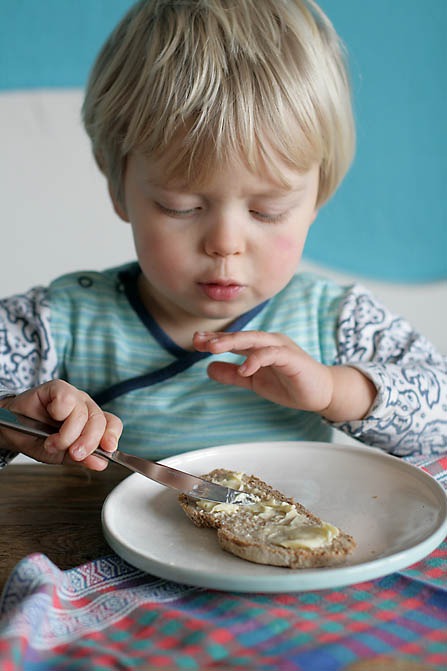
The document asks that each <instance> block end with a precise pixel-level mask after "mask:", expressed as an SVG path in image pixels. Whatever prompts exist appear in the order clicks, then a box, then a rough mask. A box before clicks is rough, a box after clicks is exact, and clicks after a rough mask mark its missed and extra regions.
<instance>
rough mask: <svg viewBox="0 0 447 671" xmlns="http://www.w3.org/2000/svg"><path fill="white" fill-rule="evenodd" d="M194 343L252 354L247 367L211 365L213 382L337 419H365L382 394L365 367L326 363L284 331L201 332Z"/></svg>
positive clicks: (206, 348)
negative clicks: (377, 391) (248, 390)
mask: <svg viewBox="0 0 447 671" xmlns="http://www.w3.org/2000/svg"><path fill="white" fill-rule="evenodd" d="M193 344H194V346H195V347H196V349H197V350H198V351H200V352H211V353H212V354H220V353H222V352H234V353H235V354H241V355H244V356H246V359H245V361H244V362H243V363H242V364H241V365H237V364H232V363H228V362H217V361H215V362H213V363H211V364H210V365H209V367H208V374H209V376H210V377H211V378H212V379H213V380H216V381H217V382H221V383H222V384H233V385H236V386H238V387H245V388H246V389H250V390H251V391H254V392H255V393H256V394H259V396H262V397H263V398H266V399H268V400H269V401H273V402H274V403H278V404H280V405H284V406H287V407H289V408H297V409H299V410H307V411H311V412H317V413H319V414H321V415H322V416H324V417H326V418H327V419H329V420H331V421H349V420H354V419H361V418H362V417H363V416H364V415H365V414H366V413H367V411H368V409H369V408H370V407H371V405H372V403H373V401H374V398H375V395H376V389H375V387H374V385H373V384H372V382H371V381H370V380H369V379H368V378H367V377H365V376H364V375H363V374H362V373H361V372H360V371H358V370H356V369H354V368H349V367H348V366H325V365H323V364H321V363H319V362H318V361H316V360H315V359H313V358H312V357H311V356H310V355H309V354H307V353H306V352H305V351H304V350H302V349H301V348H300V347H299V346H298V345H297V344H296V343H294V342H293V341H292V340H291V339H290V338H288V337H287V336H285V335H282V334H280V333H266V332H263V331H239V332H236V333H227V332H225V333H212V332H211V333H208V332H206V333H196V334H195V335H194V338H193Z"/></svg>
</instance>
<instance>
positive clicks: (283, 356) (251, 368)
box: [238, 346, 299, 377]
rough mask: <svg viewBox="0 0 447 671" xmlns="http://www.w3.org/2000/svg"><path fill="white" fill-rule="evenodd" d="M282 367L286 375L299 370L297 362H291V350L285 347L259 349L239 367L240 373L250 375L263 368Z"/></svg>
mask: <svg viewBox="0 0 447 671" xmlns="http://www.w3.org/2000/svg"><path fill="white" fill-rule="evenodd" d="M267 367H274V368H281V369H282V372H283V373H284V375H289V376H290V375H296V374H297V373H298V372H299V370H298V368H297V365H296V362H295V361H293V363H292V362H291V357H290V351H289V350H288V349H287V348H285V347H277V346H274V347H271V346H270V347H263V348H262V349H257V350H255V351H254V352H252V353H251V354H249V356H247V358H246V360H245V361H244V363H243V364H241V365H240V366H239V368H238V373H239V375H242V376H244V377H249V376H251V375H254V374H255V373H257V371H258V370H260V369H261V368H267Z"/></svg>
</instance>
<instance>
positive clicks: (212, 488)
mask: <svg viewBox="0 0 447 671" xmlns="http://www.w3.org/2000/svg"><path fill="white" fill-rule="evenodd" d="M0 426H3V427H4V428H7V429H12V430H13V431H19V432H20V433H25V434H28V435H31V436H34V437H36V438H48V436H50V435H51V434H52V433H55V432H56V427H54V426H50V425H47V424H43V423H42V422H39V421H37V420H35V419H32V418H31V417H26V416H25V415H20V414H19V413H16V412H12V411H11V410H7V409H6V408H0ZM93 454H95V455H97V456H99V457H102V458H103V459H107V460H108V461H113V462H115V463H117V464H120V465H121V466H124V467H125V468H128V469H129V470H131V471H134V472H135V473H140V474H141V475H144V476H145V477H146V478H149V479H150V480H154V481H155V482H158V483H159V484H161V485H164V486H165V487H170V488H171V489H175V490H177V491H179V492H181V493H183V494H186V495H187V496H190V497H191V498H194V499H205V500H206V501H213V502H216V503H230V504H236V505H247V504H250V503H256V502H257V501H258V499H257V497H255V496H253V495H252V494H249V493H247V492H243V491H238V490H236V489H231V488H230V487H225V486H223V485H218V484H216V483H214V482H210V481H208V480H205V479H204V478H200V477H198V476H196V475H192V474H191V473H186V472H185V471H180V470H178V469H176V468H172V467H171V466H167V465H166V464H161V463H160V462H158V461H150V460H149V459H143V458H142V457H136V456H134V455H133V454H128V453H127V452H122V451H121V450H115V451H114V452H106V451H105V450H103V449H101V448H100V447H97V448H96V450H94V452H93Z"/></svg>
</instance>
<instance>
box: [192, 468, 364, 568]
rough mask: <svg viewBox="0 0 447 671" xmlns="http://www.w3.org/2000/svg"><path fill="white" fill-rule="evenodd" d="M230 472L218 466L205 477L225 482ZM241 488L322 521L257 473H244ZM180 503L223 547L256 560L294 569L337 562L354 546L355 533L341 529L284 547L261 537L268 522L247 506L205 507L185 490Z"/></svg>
mask: <svg viewBox="0 0 447 671" xmlns="http://www.w3.org/2000/svg"><path fill="white" fill-rule="evenodd" d="M230 474H231V471H228V470H226V469H222V468H221V469H219V468H218V469H215V470H213V471H211V472H210V473H207V474H206V475H203V476H202V477H203V478H204V479H205V480H211V481H212V482H216V483H222V481H224V480H225V479H227V478H228V476H229V475H230ZM242 489H243V490H244V491H246V492H249V493H252V494H255V495H256V496H258V497H259V498H260V500H261V501H262V500H268V499H270V500H271V499H275V500H276V501H284V502H287V503H290V504H292V505H293V506H295V508H296V510H297V512H298V513H299V514H300V515H303V516H305V517H306V519H307V520H308V521H309V523H311V524H321V523H322V520H321V519H320V518H319V517H317V516H316V515H314V514H313V513H312V512H311V511H309V510H307V508H305V507H304V506H302V505H301V504H300V503H298V502H296V501H294V500H293V499H292V498H289V497H287V496H285V495H284V494H283V493H282V492H279V491H278V490H276V489H274V488H273V487H271V486H270V485H268V484H267V483H266V482H264V481H263V480H260V479H259V478H257V477H256V476H254V475H246V474H243V475H242ZM179 503H180V505H181V507H182V509H183V510H184V512H185V513H186V515H187V516H188V517H189V518H190V520H191V521H192V522H193V523H194V524H195V525H196V526H198V527H208V528H212V529H216V530H217V538H218V541H219V543H220V545H221V547H222V548H223V549H224V550H226V551H227V552H231V554H234V555H236V556H237V557H240V558H241V559H245V560H247V561H251V562H254V563H256V564H270V565H272V566H283V567H287V568H291V569H299V568H317V567H324V566H334V565H337V564H340V563H342V562H343V561H345V560H346V557H347V556H348V555H349V554H350V553H351V552H352V551H353V549H354V548H355V541H354V539H353V538H352V536H350V535H349V534H348V533H346V532H344V531H342V530H341V529H339V533H338V535H337V536H336V537H335V538H333V539H332V541H331V542H330V543H328V544H326V545H323V546H321V547H316V548H304V547H298V548H297V547H295V548H285V547H282V546H280V545H273V544H272V543H268V542H266V541H265V540H264V539H262V536H261V534H260V533H259V532H260V530H261V528H262V526H264V525H265V524H266V522H265V520H263V519H262V518H260V517H259V516H257V515H253V514H251V513H250V512H248V511H247V509H244V508H245V506H238V508H237V512H236V513H235V512H232V513H231V514H229V513H226V512H213V511H206V510H203V509H201V508H199V507H198V506H197V501H196V500H195V499H192V498H189V497H187V496H186V495H185V494H181V495H180V496H179Z"/></svg>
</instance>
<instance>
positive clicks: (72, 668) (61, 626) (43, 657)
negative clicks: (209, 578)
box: [0, 457, 447, 671]
mask: <svg viewBox="0 0 447 671" xmlns="http://www.w3.org/2000/svg"><path fill="white" fill-rule="evenodd" d="M412 461H413V462H414V463H416V464H417V465H418V466H420V467H421V468H424V469H425V470H427V471H428V472H430V473H431V474H432V475H433V477H435V478H436V479H437V480H438V481H439V482H441V483H442V484H443V485H444V486H445V487H446V488H447V457H445V458H442V459H437V460H434V459H432V460H430V459H422V458H421V459H416V460H412ZM365 660H371V662H373V663H374V666H371V667H369V666H364V664H363V662H365ZM405 660H407V661H408V667H406V668H414V669H417V670H418V671H419V670H420V669H424V671H430V670H437V671H445V669H447V542H444V543H443V544H442V545H441V546H440V547H439V548H437V549H436V550H435V551H434V552H433V553H432V554H431V555H430V556H429V557H427V558H426V559H424V560H423V561H420V562H418V563H417V564H415V565H413V566H411V567H409V568H407V569H405V570H402V571H400V572H398V573H393V574H391V575H389V576H386V577H384V578H380V579H377V580H373V581H369V582H363V583H359V584H356V585H353V586H349V587H344V588H340V589H333V590H324V591H319V592H304V593H296V594H295V593H293V594H268V595H266V594H236V593H227V592H218V591H212V590H205V589H200V588H194V587H189V586H187V585H181V584H178V583H174V582H170V581H167V580H163V579H160V578H156V577H154V576H151V575H148V574H146V573H144V572H142V571H139V570H137V569H135V568H133V567H132V566H130V565H129V564H127V563H126V562H124V561H123V560H122V559H120V558H119V557H118V556H116V555H110V556H107V557H102V558H99V559H97V560H95V561H92V562H89V563H87V564H84V565H82V566H79V567H77V568H74V569H71V570H69V571H60V570H59V569H58V568H57V567H56V566H55V565H54V564H53V563H51V561H50V560H49V559H48V558H47V557H46V556H44V555H40V554H34V555H30V556H28V557H25V558H24V559H23V560H22V561H21V562H20V563H19V564H18V565H17V566H16V568H15V569H14V571H13V572H12V574H11V576H10V578H9V581H8V583H7V585H6V587H5V589H4V591H3V595H2V599H1V603H0V669H1V671H19V670H20V671H22V670H23V671H64V670H66V671H78V670H79V671H81V670H82V671H103V670H104V671H106V670H107V671H110V670H113V671H116V670H124V669H129V670H132V671H133V670H134V669H135V670H137V669H154V670H157V671H158V670H160V671H163V670H166V671H167V670H169V671H171V670H179V669H184V670H185V671H188V670H190V671H194V670H197V671H206V670H207V669H209V670H212V669H213V670H214V669H216V670H219V669H220V670H225V671H230V670H237V669H249V670H253V671H254V670H255V669H256V671H320V670H321V671H339V670H340V671H341V670H348V669H352V670H354V669H355V670H357V669H360V668H361V669H362V670H363V669H369V668H374V669H375V670H379V671H389V670H390V671H391V670H392V669H398V668H402V667H401V666H400V663H401V662H402V661H405ZM416 665H417V666H416Z"/></svg>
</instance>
